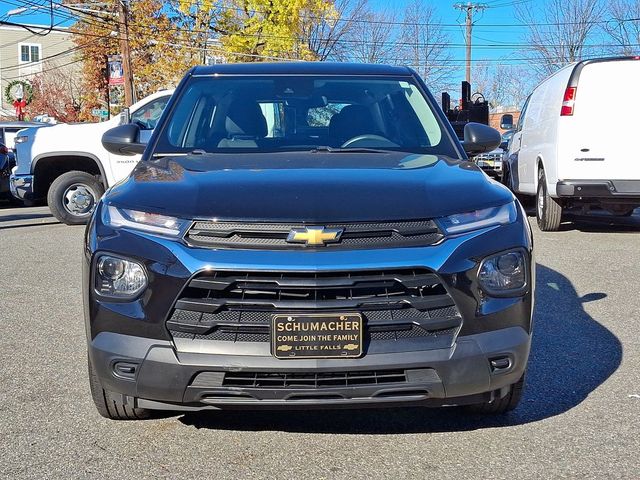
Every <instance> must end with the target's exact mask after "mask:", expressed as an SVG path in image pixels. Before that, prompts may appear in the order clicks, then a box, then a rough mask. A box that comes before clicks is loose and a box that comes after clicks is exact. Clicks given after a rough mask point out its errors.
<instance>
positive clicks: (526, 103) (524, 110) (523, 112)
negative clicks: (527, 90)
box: [516, 96, 531, 132]
mask: <svg viewBox="0 0 640 480" xmlns="http://www.w3.org/2000/svg"><path fill="white" fill-rule="evenodd" d="M530 99H531V96H528V97H527V99H526V100H525V101H524V105H523V106H522V110H521V111H520V118H519V119H518V127H517V128H516V131H517V132H519V131H520V130H522V126H523V125H524V118H525V116H526V114H527V107H528V106H529V100H530Z"/></svg>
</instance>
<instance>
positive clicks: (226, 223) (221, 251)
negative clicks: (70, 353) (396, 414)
mask: <svg viewBox="0 0 640 480" xmlns="http://www.w3.org/2000/svg"><path fill="white" fill-rule="evenodd" d="M499 141H500V136H499V134H498V133H497V132H496V131H495V130H493V129H491V128H489V127H487V126H485V125H480V124H476V123H467V124H466V125H465V128H464V141H463V142H462V143H460V142H459V141H458V139H457V138H456V135H455V133H454V131H453V129H452V127H451V125H450V123H449V122H448V121H447V119H446V117H445V116H444V115H443V112H442V111H441V110H440V109H439V108H438V106H437V104H436V102H435V101H434V98H433V97H432V96H431V94H430V93H429V91H428V89H427V87H426V86H425V84H424V83H423V82H422V80H421V79H420V77H419V76H418V75H417V74H416V73H415V72H414V71H412V70H410V69H408V68H404V67H391V66H383V65H352V64H332V63H284V64H274V63H271V64H269V63H264V64H262V63H261V64H237V65H234V64H227V65H216V66H209V67H196V68H193V69H192V70H190V71H189V72H188V73H187V75H186V76H185V78H184V79H183V81H182V82H181V83H180V85H179V87H178V89H177V90H176V92H175V94H174V95H173V96H172V98H171V100H170V101H169V104H168V105H167V107H166V109H165V111H164V113H163V114H162V117H161V119H160V121H159V123H158V125H157V127H156V129H155V131H154V133H153V136H152V137H151V139H150V140H149V142H148V144H146V145H144V144H141V143H140V141H139V128H138V126H136V125H134V124H127V125H121V126H119V127H116V128H114V129H112V130H109V131H108V132H106V133H105V134H104V136H103V138H102V142H103V145H104V146H105V147H106V148H107V149H108V150H109V151H111V152H114V153H117V154H133V153H142V152H143V158H142V161H141V162H139V164H138V165H137V166H136V167H135V169H134V170H133V172H132V173H131V175H130V176H129V177H128V178H127V179H126V180H124V181H122V182H120V183H119V184H117V185H115V186H114V187H112V188H111V189H109V190H108V191H107V192H106V194H105V195H104V197H103V198H102V199H101V200H100V202H99V204H98V206H97V208H96V210H95V212H94V213H93V216H92V219H91V221H90V223H89V225H88V227H87V231H86V241H85V244H84V305H85V319H86V331H87V343H88V357H89V376H90V385H91V392H92V395H93V400H94V402H95V404H96V407H97V409H98V411H99V412H100V414H102V415H103V416H105V417H108V418H112V419H137V418H146V417H148V416H149V415H151V413H152V411H153V410H181V411H192V410H204V409H224V408H250V409H255V408H328V407H359V406H372V405H373V406H392V405H424V406H442V405H467V406H470V408H472V409H474V410H479V411H482V412H488V413H502V412H506V411H508V410H511V409H513V408H515V406H516V405H517V404H518V401H519V399H520V396H521V391H522V387H523V383H524V375H525V370H526V366H527V359H528V355H529V348H530V342H531V328H532V325H531V313H532V305H533V301H532V299H533V289H534V281H533V269H532V265H533V260H532V238H531V231H530V229H529V226H528V223H527V220H526V217H525V215H524V212H523V211H522V208H521V207H520V205H519V203H518V202H517V201H516V200H515V198H514V197H513V195H512V194H511V192H510V191H509V190H508V189H507V188H506V187H504V186H502V185H498V184H496V183H495V182H491V181H490V180H489V179H488V178H487V177H486V176H485V175H484V174H483V173H482V172H481V171H480V169H479V168H478V167H477V166H476V165H474V164H472V163H470V162H468V161H466V154H465V152H468V153H471V154H473V153H480V152H483V151H487V150H491V149H493V148H495V147H496V146H497V145H498V143H499Z"/></svg>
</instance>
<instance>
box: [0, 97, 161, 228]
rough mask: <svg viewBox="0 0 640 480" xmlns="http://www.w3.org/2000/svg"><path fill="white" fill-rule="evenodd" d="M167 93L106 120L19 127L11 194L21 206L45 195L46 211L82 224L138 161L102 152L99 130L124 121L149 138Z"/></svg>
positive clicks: (73, 223) (73, 222) (68, 221)
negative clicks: (133, 125) (41, 126)
mask: <svg viewBox="0 0 640 480" xmlns="http://www.w3.org/2000/svg"><path fill="white" fill-rule="evenodd" d="M172 93H173V90H164V91H160V92H157V93H154V94H153V95H150V96H148V97H146V98H144V99H142V100H140V101H139V102H137V103H134V104H133V105H132V106H131V107H130V108H129V109H128V111H127V112H124V113H123V114H121V115H119V116H116V117H114V118H112V119H110V120H108V121H106V122H101V123H78V124H60V125H54V126H51V127H43V128H27V129H25V130H21V131H20V133H19V135H18V136H17V137H16V153H17V155H16V161H17V165H16V166H15V167H14V168H13V170H12V173H11V177H10V188H11V193H12V194H13V196H14V197H16V198H18V199H21V200H23V201H24V202H25V203H26V204H29V203H33V202H38V201H41V200H44V199H45V198H46V200H47V203H48V205H49V208H50V209H51V213H53V215H54V216H55V217H56V218H57V219H58V220H60V221H61V222H63V223H66V224H68V225H77V224H82V223H86V222H87V221H88V219H89V217H90V216H91V212H92V211H93V208H94V206H95V204H96V202H97V201H98V200H99V199H100V197H101V196H102V194H103V193H104V191H105V190H106V189H107V188H109V187H110V186H111V185H113V184H114V183H116V182H118V181H119V180H121V179H122V178H124V177H126V176H127V175H128V174H129V173H130V172H131V170H132V169H133V167H134V165H135V164H136V162H138V160H139V159H140V155H135V156H124V155H114V154H112V153H109V152H107V151H106V150H105V149H104V148H103V146H102V142H101V140H102V134H103V133H104V132H106V131H107V130H109V129H110V128H113V127H116V126H118V125H119V124H121V123H125V122H127V121H129V122H131V123H135V124H137V125H138V126H139V127H140V135H141V138H140V141H141V142H146V141H148V139H149V137H150V136H151V132H152V131H153V129H154V127H155V125H156V123H157V121H158V119H159V118H160V115H161V114H162V111H163V110H164V107H165V106H166V104H167V102H168V101H169V98H170V97H171V94H172Z"/></svg>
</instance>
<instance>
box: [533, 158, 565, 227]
mask: <svg viewBox="0 0 640 480" xmlns="http://www.w3.org/2000/svg"><path fill="white" fill-rule="evenodd" d="M536 218H537V219H538V227H540V230H542V231H543V232H556V231H557V230H558V229H559V228H560V222H561V221H562V206H561V205H560V203H558V201H557V200H556V199H555V198H552V197H551V196H550V195H549V192H548V191H547V180H546V177H545V175H544V170H542V169H541V170H540V173H539V174H538V194H537V195H536Z"/></svg>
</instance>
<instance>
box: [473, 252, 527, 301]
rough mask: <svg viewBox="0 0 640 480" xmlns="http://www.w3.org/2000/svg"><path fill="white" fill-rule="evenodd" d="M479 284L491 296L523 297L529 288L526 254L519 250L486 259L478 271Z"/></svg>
mask: <svg viewBox="0 0 640 480" xmlns="http://www.w3.org/2000/svg"><path fill="white" fill-rule="evenodd" d="M478 283H479V284H480V288H482V290H484V291H485V292H486V293H487V294H489V295H491V296H495V297H516V296H520V295H522V294H523V293H524V292H525V291H526V290H527V287H528V286H529V271H528V264H527V256H526V253H525V252H524V251H523V250H520V249H518V250H510V251H508V252H502V253H498V254H496V255H492V256H490V257H487V258H485V259H484V260H483V261H482V263H481V264H480V269H479V270H478Z"/></svg>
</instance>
